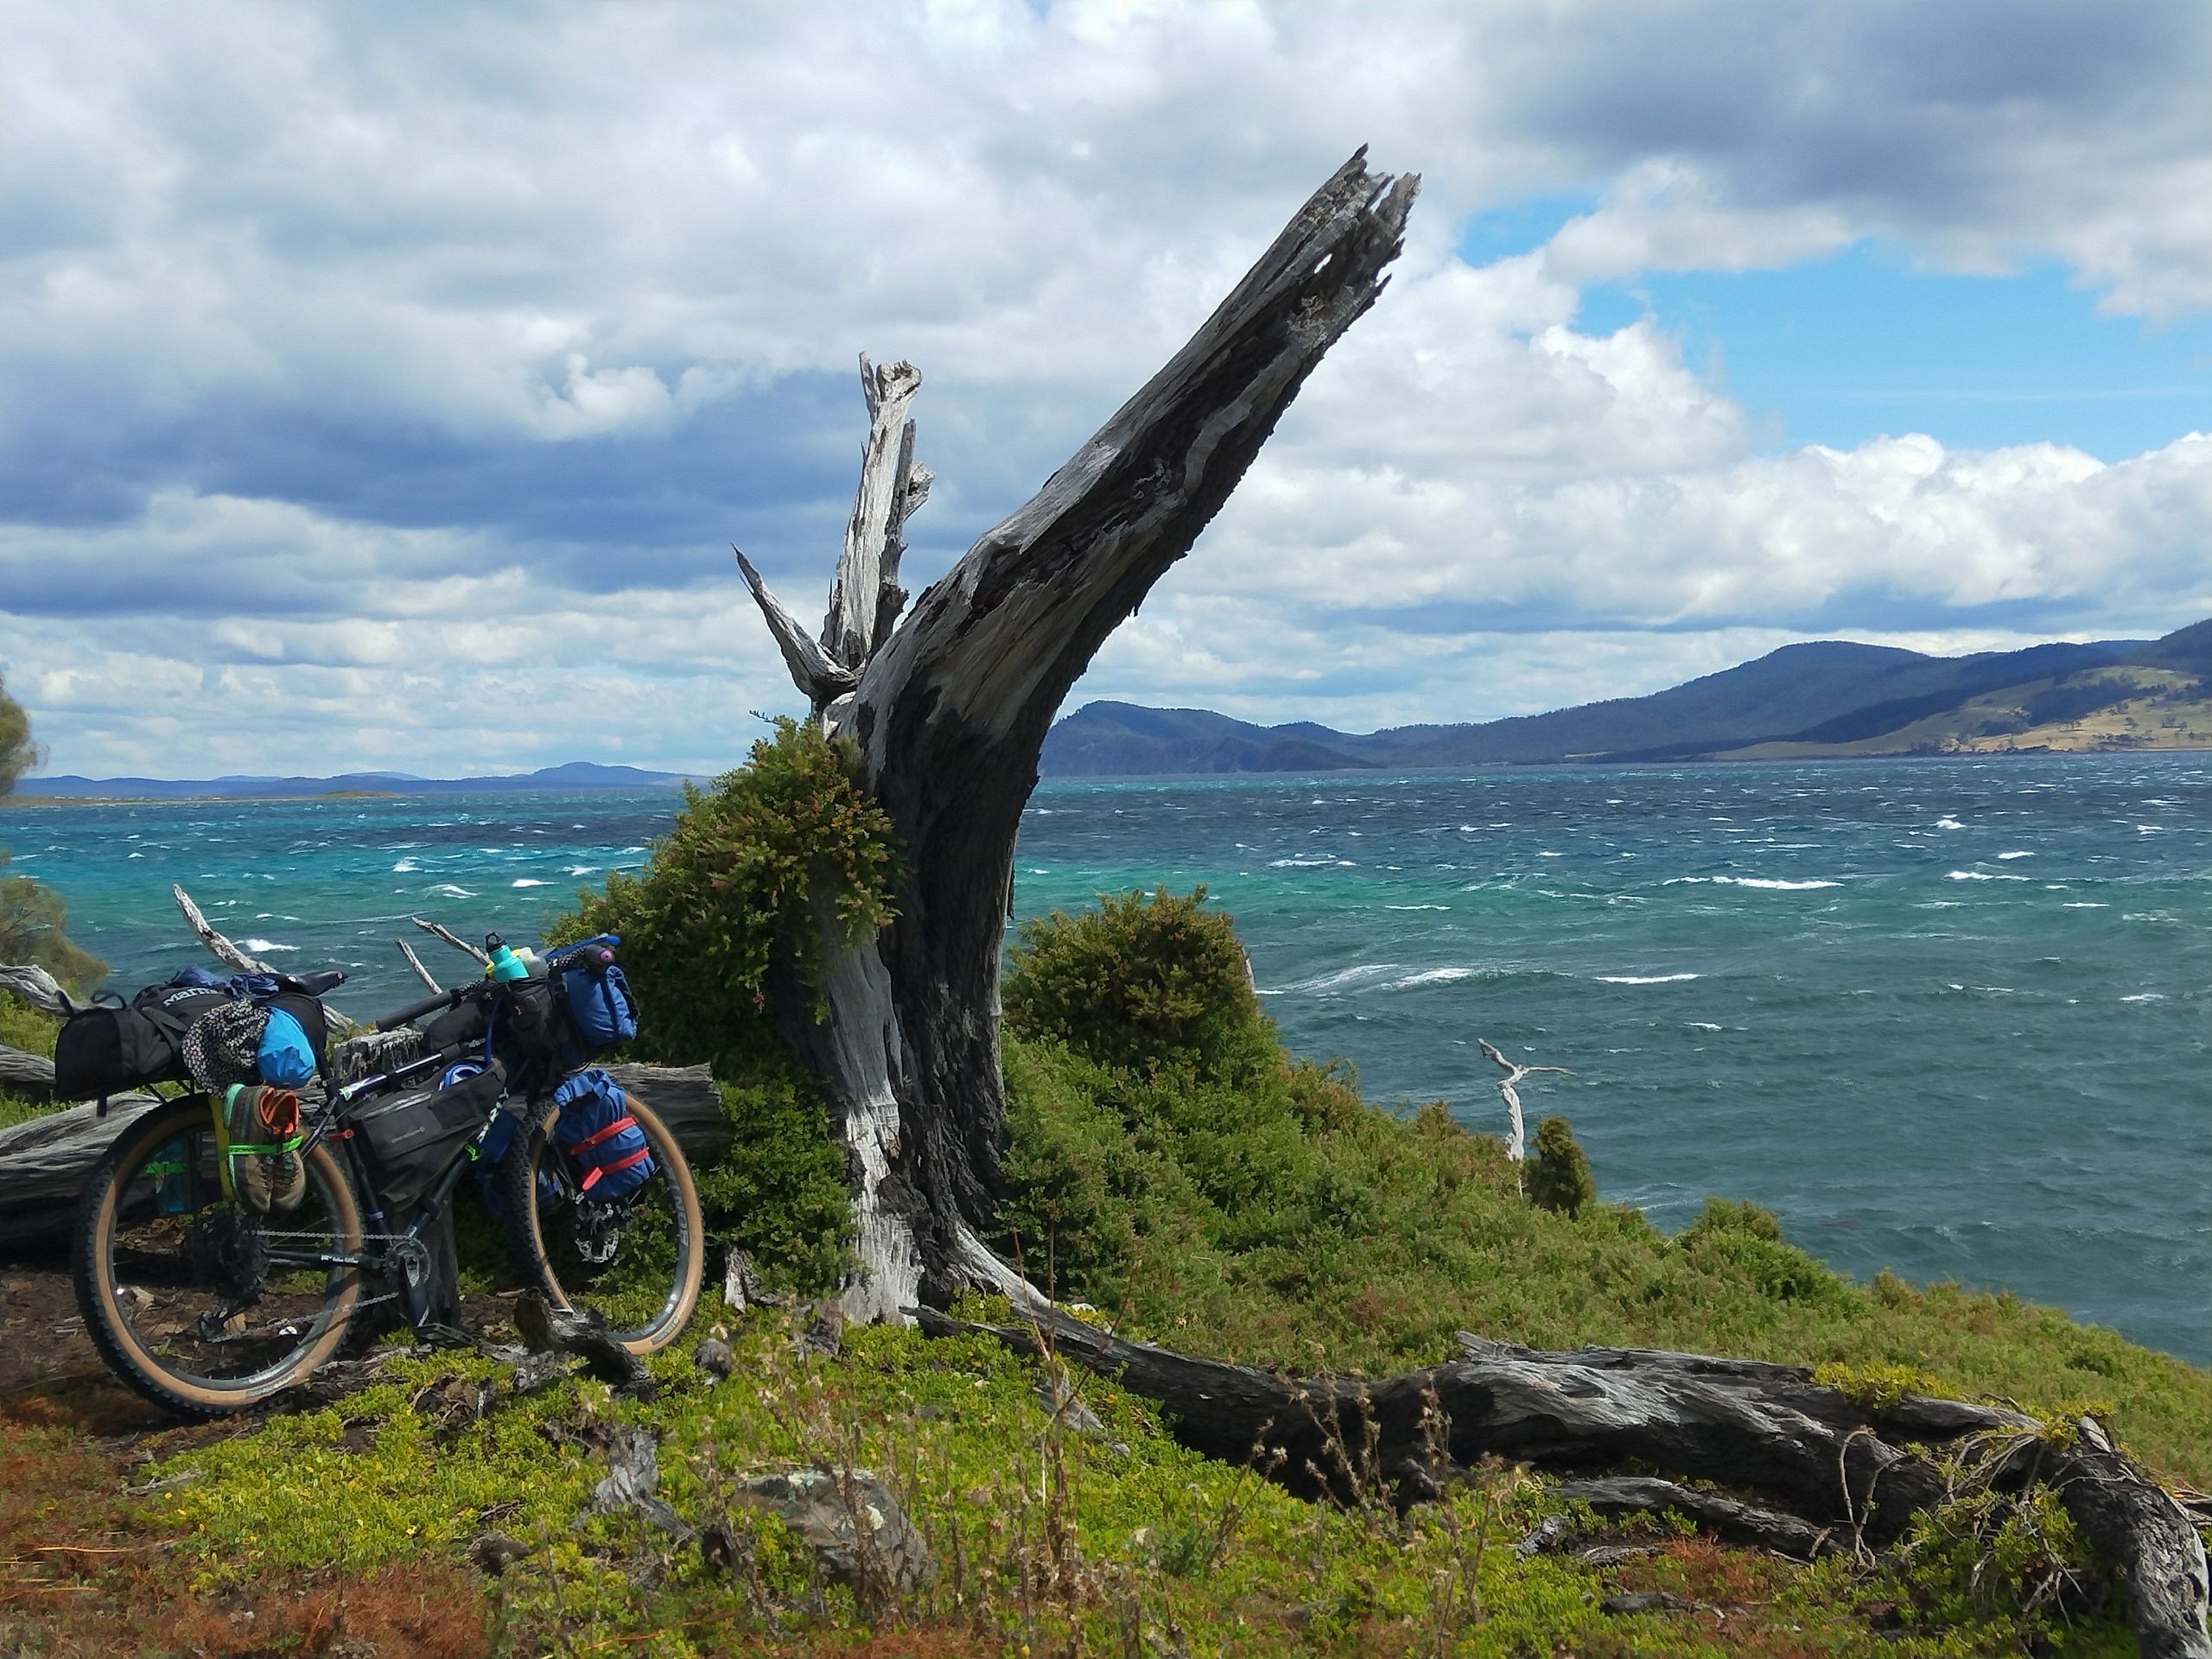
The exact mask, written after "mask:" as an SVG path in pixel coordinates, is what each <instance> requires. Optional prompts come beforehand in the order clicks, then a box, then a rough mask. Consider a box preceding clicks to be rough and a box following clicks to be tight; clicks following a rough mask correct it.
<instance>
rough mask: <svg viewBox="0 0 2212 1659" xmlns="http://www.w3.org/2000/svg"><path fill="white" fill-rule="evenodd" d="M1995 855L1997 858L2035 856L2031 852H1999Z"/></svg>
mask: <svg viewBox="0 0 2212 1659" xmlns="http://www.w3.org/2000/svg"><path fill="white" fill-rule="evenodd" d="M1997 856H1998V857H1999V858H2001V859H2002V858H2033V857H2034V856H2035V855H2034V854H2033V853H1999V854H1998V855H1997Z"/></svg>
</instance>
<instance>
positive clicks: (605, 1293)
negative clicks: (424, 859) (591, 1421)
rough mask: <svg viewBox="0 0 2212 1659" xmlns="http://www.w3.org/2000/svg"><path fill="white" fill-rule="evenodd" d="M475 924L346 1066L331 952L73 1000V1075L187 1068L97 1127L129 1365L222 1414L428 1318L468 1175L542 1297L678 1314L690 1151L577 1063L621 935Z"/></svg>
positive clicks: (109, 1336) (649, 1325)
mask: <svg viewBox="0 0 2212 1659" xmlns="http://www.w3.org/2000/svg"><path fill="white" fill-rule="evenodd" d="M485 944H486V949H487V950H488V951H489V952H490V955H491V957H492V961H491V965H490V966H489V967H488V968H487V969H486V978H485V980H484V982H482V983H480V984H476V985H469V986H465V987H462V988H458V989H454V990H450V991H446V992H442V993H441V994H439V995H436V996H433V997H427V998H425V999H424V1000H423V1001H420V1002H417V1003H416V1004H414V1005H413V1006H412V1007H405V1008H402V1009H400V1010H398V1011H397V1013H394V1014H390V1015H387V1016H386V1017H385V1018H384V1019H382V1020H378V1022H377V1024H376V1027H375V1029H376V1030H377V1031H378V1032H384V1033H391V1032H397V1031H399V1030H402V1029H403V1028H404V1029H406V1030H408V1031H409V1032H410V1033H412V1035H413V1040H412V1041H405V1040H403V1041H400V1042H397V1043H395V1044H392V1045H390V1046H379V1047H378V1049H377V1051H376V1052H378V1054H380V1055H382V1056H384V1057H385V1058H382V1059H380V1060H378V1062H376V1066H377V1069H375V1070H372V1071H370V1072H369V1074H368V1075H365V1076H359V1077H352V1078H350V1079H349V1080H347V1081H345V1082H342V1083H340V1082H337V1081H334V1079H333V1078H332V1077H331V1075H330V1074H331V1072H332V1071H333V1070H334V1069H339V1070H343V1069H344V1068H334V1066H333V1064H332V1062H333V1058H334V1056H333V1052H332V1050H331V1048H330V1046H329V1044H328V1041H327V1034H326V1024H325V1020H324V1019H323V1015H322V1010H321V1002H320V1001H319V999H320V998H321V996H322V995H327V993H328V992H329V991H330V990H332V989H333V988H335V987H336V986H337V985H338V984H339V983H340V982H342V981H343V979H344V977H345V976H344V975H343V974H342V973H340V972H339V971H337V970H330V971H327V972H324V973H320V974H311V975H302V976H296V977H295V976H285V975H240V976H233V977H232V978H231V979H229V980H227V981H225V980H222V979H219V978H218V977H217V976H214V975H213V974H212V973H209V972H207V970H204V969H196V968H195V969H186V970H184V971H183V972H182V973H181V974H180V975H178V976H176V980H175V982H172V983H171V984H169V985H167V986H155V987H149V988H147V989H146V990H145V991H143V992H141V993H140V994H139V995H138V997H137V998H136V999H134V1000H133V1001H131V1002H130V1003H129V1004H122V1003H119V1002H112V1003H111V1002H103V1003H102V1004H101V1005H99V1006H97V1007H92V1008H88V1009H81V1010H79V1011H78V1012H77V1013H75V1014H73V1015H72V1016H71V1018H70V1020H69V1022H68V1024H67V1025H66V1026H65V1027H64V1028H63V1031H62V1033H61V1038H60V1042H59V1043H58V1045H57V1048H56V1060H55V1064H56V1072H57V1077H58V1079H59V1080H60V1082H61V1083H62V1084H63V1085H64V1086H66V1087H72V1088H74V1089H77V1090H82V1093H81V1094H80V1095H79V1097H80V1098H83V1097H86V1096H92V1095H99V1096H106V1095H108V1094H112V1093H118V1092H120V1091H121V1090H124V1089H130V1088H140V1087H146V1086H149V1085H152V1084H160V1083H179V1084H185V1085H186V1091H185V1092H183V1093H181V1094H179V1095H176V1096H175V1097H173V1098H169V1099H166V1100H164V1101H163V1102H162V1104H160V1105H158V1106H156V1107H155V1108H154V1109H151V1110H150V1111H148V1112H146V1113H144V1114H143V1116H139V1117H137V1119H135V1120H134V1121H133V1122H131V1123H130V1125H129V1126H128V1127H127V1128H124V1130H123V1132H122V1133H121V1134H120V1135H118V1137H117V1140H116V1142H115V1144H114V1146H113V1147H111V1148H110V1149H109V1151H108V1153H107V1154H106V1155H105V1158H103V1160H101V1162H100V1164H99V1167H98V1168H97V1169H96V1170H95V1172H94V1173H93V1176H92V1183H91V1185H90V1186H89V1187H88V1188H87V1190H86V1193H85V1196H84V1198H83V1201H82V1205H81V1208H80V1211H79V1217H78V1221H77V1225H76V1230H75V1236H74V1241H73V1271H74V1276H75V1280H76V1288H77V1298H78V1301H79V1306H81V1307H82V1309H83V1311H84V1315H85V1324H86V1329H87V1331H88V1332H90V1333H91V1335H92V1340H93V1342H94V1344H96V1345H97V1346H98V1347H99V1351H100V1353H101V1355H102V1356H103V1357H105V1360H106V1361H107V1363H109V1364H110V1365H111V1366H112V1367H113V1368H114V1370H116V1372H117V1374H118V1376H121V1377H122V1378H123V1379H124V1381H125V1382H126V1383H129V1384H130V1386H131V1387H132V1388H134V1389H137V1391H138V1392H139V1393H141V1394H143V1395H145V1396H146V1397H147V1398H148V1399H149V1400H152V1401H154V1402H156V1403H157V1404H160V1405H162V1406H166V1407H168V1408H171V1409H173V1410H176V1411H179V1412H181V1413H185V1414H194V1415H202V1416H219V1415H222V1414H226V1413H230V1412H235V1411H239V1410H243V1409H245V1408H247V1407H249V1406H251V1405H253V1404H255V1403H257V1402H260V1401H263V1400H266V1399H268V1398H269V1397H270V1395H275V1394H277V1393H278V1392H280V1391H282V1390H283V1389H287V1388H289V1387H291V1386H293V1385H294V1384H296V1383H300V1382H302V1381H304V1380H305V1379H306V1377H307V1376H308V1375H309V1374H310V1373H311V1372H313V1371H314V1370H315V1368H316V1367H317V1366H319V1365H321V1364H322V1363H325V1362H326V1361H327V1360H328V1359H330V1358H331V1357H333V1356H334V1355H335V1354H337V1353H339V1352H340V1351H341V1350H342V1349H344V1348H346V1346H347V1345H348V1344H349V1343H358V1342H360V1341H364V1340H366V1339H367V1338H370V1337H372V1336H373V1335H374V1334H375V1333H377V1332H379V1331H382V1330H385V1329H387V1328H389V1327H390V1326H391V1325H393V1324H398V1325H406V1326H412V1327H414V1328H416V1330H419V1331H424V1332H437V1331H439V1330H441V1329H442V1328H443V1327H445V1326H448V1325H450V1324H451V1323H452V1322H453V1321H454V1319H455V1318H456V1317H457V1315H456V1309H457V1296H456V1290H455V1286H454V1266H453V1255H452V1242H451V1241H452V1233H451V1230H450V1229H451V1220H452V1215H453V1209H454V1203H455V1200H456V1199H457V1198H458V1197H459V1195H460V1192H461V1187H462V1185H464V1184H465V1183H470V1182H473V1183H474V1185H476V1186H477V1188H478V1189H479V1191H480V1193H481V1195H482V1197H483V1198H484V1200H485V1202H486V1205H487V1207H488V1208H489V1209H490V1210H491V1211H492V1212H493V1215H494V1216H495V1217H497V1218H498V1220H499V1223H500V1224H501V1225H502V1227H503V1228H504V1230H505V1235H506V1239H507V1243H508V1250H509V1254H510V1255H511V1256H512V1260H513V1264H514V1268H515V1271H516V1274H517V1275H518V1278H519V1279H520V1281H521V1283H522V1284H523V1286H524V1287H525V1288H527V1289H531V1290H535V1291H536V1292H537V1293H538V1294H540V1295H542V1296H543V1298H544V1299H545V1300H547V1302H548V1303H549V1304H550V1306H552V1307H554V1308H556V1309H567V1310H570V1311H573V1312H575V1313H579V1314H582V1315H584V1316H585V1317H587V1318H590V1317H593V1316H597V1317H598V1318H600V1319H604V1320H605V1322H606V1324H607V1326H608V1327H609V1329H610V1330H611V1332H612V1333H613V1335H614V1336H615V1337H616V1338H618V1339H619V1340H620V1342H621V1343H622V1344H623V1345H624V1346H625V1347H626V1348H628V1349H629V1350H630V1351H632V1353H636V1354H647V1353H652V1352H653V1351H657V1350H658V1349H660V1348H663V1347H664V1346H666V1345H667V1344H669V1343H671V1342H672V1341H674V1340H675V1338H677V1335H678V1334H679V1333H680V1332H682V1331H683V1327H684V1325H686V1324H687V1323H688V1322H689V1320H690V1317H691V1313H692V1311H693V1309H694V1307H695V1306H696V1304H697V1301H698V1296H699V1287H700V1281H701V1268H702V1260H703V1249H704V1240H703V1236H702V1223H701V1217H700V1211H699V1199H698V1194H697V1192H696V1188H695V1187H694V1185H693V1183H692V1179H691V1173H690V1168H689V1167H688V1166H687V1165H686V1164H685V1162H684V1160H683V1153H682V1151H681V1150H680V1149H679V1148H678V1147H677V1143H676V1141H675V1140H674V1138H673V1137H672V1136H671V1134H670V1132H669V1130H668V1128H667V1127H666V1125H664V1123H663V1122H661V1120H660V1119H659V1118H658V1116H655V1114H654V1113H653V1112H652V1109H651V1108H649V1107H648V1106H646V1105H645V1103H642V1102H641V1101H639V1100H638V1099H637V1098H636V1097H635V1096H632V1095H629V1094H627V1093H626V1092H625V1091H624V1090H622V1089H621V1088H620V1086H619V1085H618V1084H616V1083H615V1082H614V1080H613V1078H612V1077H609V1076H608V1074H607V1072H606V1071H602V1070H601V1069H599V1068H597V1067H595V1066H593V1065H590V1064H589V1062H590V1060H591V1059H592V1058H593V1057H594V1055H596V1054H597V1053H599V1052H603V1051H604V1050H606V1049H607V1048H610V1047H612V1046H615V1045H616V1044H618V1043H620V1042H622V1041H625V1040H626V1039H628V1038H629V1037H631V1036H633V1035H634V1034H635V1033H636V1029H637V1024H636V1007H635V1004H634V1002H633V1001H632V998H631V995H630V992H629V988H628V985H627V982H626V980H625V979H624V977H623V975H622V970H621V969H620V967H619V966H618V965H617V964H616V963H615V960H614V954H613V947H614V946H615V945H617V944H620V941H619V940H618V939H616V938H613V937H611V936H608V937H602V938H595V939H588V940H585V941H583V942H582V943H581V944H574V945H569V946H566V947H563V949H561V950H556V951H553V952H551V953H550V954H549V955H548V956H547V957H546V958H545V960H544V961H543V963H537V962H536V961H535V960H534V959H532V958H531V957H529V956H528V954H527V953H521V952H515V951H512V950H508V949H507V947H506V946H505V944H503V943H502V942H501V941H500V940H499V937H498V936H497V935H493V936H492V937H491V938H487V939H486V941H485ZM318 1081H319V1082H320V1083H321V1085H322V1086H321V1090H320V1096H319V1097H318V1092H317V1090H315V1087H314V1086H313V1085H314V1084H315V1083H316V1082H318ZM301 1090H304V1091H305V1096H304V1098H303V1096H302V1093H301V1092H299V1091H301Z"/></svg>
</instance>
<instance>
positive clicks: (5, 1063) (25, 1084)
mask: <svg viewBox="0 0 2212 1659" xmlns="http://www.w3.org/2000/svg"><path fill="white" fill-rule="evenodd" d="M0 1095H20V1096H23V1097H24V1098H25V1099H28V1100H52V1099H53V1098H54V1062H53V1061H52V1060H49V1059H48V1058H46V1056H45V1055H43V1054H26V1053H25V1052H23V1051H22V1049H20V1048H10V1047H9V1046H7V1045H6V1044H5V1043H0Z"/></svg>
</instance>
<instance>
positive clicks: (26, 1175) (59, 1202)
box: [0, 1095, 160, 1249]
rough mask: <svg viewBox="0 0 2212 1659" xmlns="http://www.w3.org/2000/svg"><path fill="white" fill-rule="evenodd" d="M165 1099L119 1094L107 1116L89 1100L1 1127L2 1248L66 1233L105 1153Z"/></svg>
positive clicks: (44, 1239) (110, 1103)
mask: <svg viewBox="0 0 2212 1659" xmlns="http://www.w3.org/2000/svg"><path fill="white" fill-rule="evenodd" d="M159 1104H160V1102H159V1101H157V1100H156V1099H155V1097H154V1096H151V1095H117V1096H113V1097H112V1098H111V1099H110V1100H109V1102H108V1109H107V1115H106V1116H100V1112H99V1107H98V1106H96V1105H94V1104H93V1103H91V1102H89V1101H88V1102H86V1103H85V1104H84V1105H82V1106H72V1107H70V1108H68V1109H67V1110H66V1111H59V1112H54V1113H52V1114H50V1115H49V1116H45V1117H35V1118H33V1119H31V1120H30V1122H28V1123H18V1124H16V1126H15V1127H14V1128H9V1129H0V1249H9V1248H12V1247H15V1246H18V1245H23V1244H32V1243H41V1242H43V1241H47V1240H51V1239H55V1238H60V1237H61V1236H63V1235H64V1234H66V1233H67V1231H68V1230H69V1223H70V1220H71V1218H72V1217H74V1216H75V1215H76V1213H77V1198H78V1196H79V1194H80V1193H82V1192H84V1190H85V1183H86V1180H88V1179H90V1178H91V1176H92V1166H93V1165H95V1164H97V1163H99V1160H100V1154H102V1153H104V1152H105V1151H106V1150H107V1149H108V1147H111V1146H112V1145H113V1144H114V1142H115V1137H116V1136H117V1135H120V1134H122V1133H123V1131H124V1129H125V1128H129V1127H130V1124H131V1123H132V1122H134V1121H136V1120H137V1118H138V1117H139V1116H141V1115H142V1114H143V1113H145V1112H148V1111H150V1110H152V1109H153V1108H154V1107H156V1106H157V1105H159Z"/></svg>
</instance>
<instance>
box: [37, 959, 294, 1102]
mask: <svg viewBox="0 0 2212 1659" xmlns="http://www.w3.org/2000/svg"><path fill="white" fill-rule="evenodd" d="M235 1000H236V999H235V998H233V997H232V995H230V993H229V992H227V991H217V990H210V989H208V988H205V987H203V986H198V985H149V986H147V987H146V988H145V989H143V990H142V991H140V992H139V993H138V995H136V996H134V997H132V998H131V999H130V1001H128V1002H124V1001H122V1000H121V999H120V998H118V999H117V1000H116V1001H113V1002H96V1003H94V1004H93V1005H92V1007H89V1008H79V1009H78V1010H77V1012H76V1013H74V1014H71V1015H70V1016H69V1018H68V1020H67V1021H66V1022H65V1023H64V1024H63V1026H62V1027H61V1029H60V1032H59V1033H57V1034H56V1035H55V1037H54V1093H55V1094H56V1095H58V1096H62V1097H63V1098H65V1099H72V1100H90V1099H92V1098H94V1097H95V1096H99V1097H102V1098H105V1096H109V1095H119V1094H122V1093H124V1092H125V1091H126V1090H132V1089H143V1088H145V1087H146V1086H147V1085H148V1084H156V1083H175V1082H181V1081H183V1080H184V1079H185V1077H186V1076H187V1073H186V1071H185V1069H184V1055H183V1052H182V1045H183V1042H184V1033H185V1031H186V1029H187V1028H188V1027H190V1025H191V1024H192V1022H193V1021H194V1020H197V1019H198V1018H200V1015H201V1014H206V1013H207V1011H208V1010H209V1009H211V1008H214V1007H219V1006H221V1005H222V1004H223V1003H226V1002H230V1001H235ZM308 1000H312V999H308Z"/></svg>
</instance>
